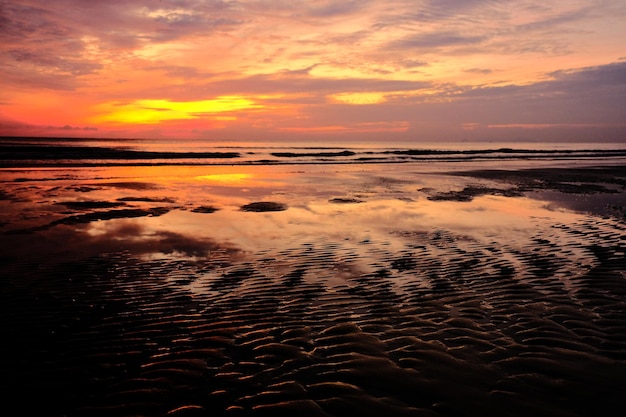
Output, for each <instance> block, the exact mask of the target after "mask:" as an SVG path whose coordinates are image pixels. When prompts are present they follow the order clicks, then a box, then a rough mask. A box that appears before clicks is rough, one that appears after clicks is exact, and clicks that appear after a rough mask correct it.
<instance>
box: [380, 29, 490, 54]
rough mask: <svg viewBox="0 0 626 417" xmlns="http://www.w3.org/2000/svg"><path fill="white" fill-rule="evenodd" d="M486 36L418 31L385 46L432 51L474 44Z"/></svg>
mask: <svg viewBox="0 0 626 417" xmlns="http://www.w3.org/2000/svg"><path fill="white" fill-rule="evenodd" d="M485 39H486V38H485V37H484V36H476V35H462V34H460V33H455V32H451V31H442V32H431V33H418V34H414V35H410V36H406V37H404V38H402V39H397V40H394V41H391V42H389V43H388V44H387V45H385V48H391V49H402V50H404V49H414V48H417V49H428V50H429V51H430V52H432V49H433V48H444V47H447V46H459V45H472V44H476V43H479V42H482V41H483V40H485Z"/></svg>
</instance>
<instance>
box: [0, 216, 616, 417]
mask: <svg viewBox="0 0 626 417" xmlns="http://www.w3.org/2000/svg"><path fill="white" fill-rule="evenodd" d="M108 213H111V212H108ZM112 213H114V214H115V213H116V212H112ZM98 216H100V217H102V215H101V214H98ZM73 219H74V218H73ZM581 219H585V220H581V221H580V222H578V223H573V224H567V225H564V224H555V225H554V226H553V227H552V228H550V229H548V230H542V231H541V233H539V232H538V233H537V236H535V237H534V238H533V239H531V240H530V243H529V244H516V243H515V242H513V241H510V240H506V241H499V240H497V239H496V238H494V240H493V241H487V242H485V241H478V240H475V239H472V238H470V237H467V236H462V235H459V234H456V233H454V232H452V231H449V230H443V229H441V230H432V231H427V232H425V231H411V230H403V231H397V232H394V233H393V235H390V236H389V238H390V239H391V238H392V237H393V238H394V239H400V241H401V242H402V247H400V248H398V247H397V246H393V245H391V244H390V243H389V242H387V241H376V240H375V239H374V238H372V239H368V240H363V241H362V242H361V243H359V246H360V250H359V251H355V250H354V247H353V246H351V245H348V244H342V243H341V242H329V241H325V240H323V239H318V240H316V239H315V238H314V237H311V238H310V239H309V240H308V241H306V242H301V241H298V240H297V239H295V240H294V244H293V245H292V247H290V248H286V249H285V248H281V249H280V250H279V249H276V250H274V249H272V248H266V249H264V250H263V251H260V252H259V253H257V254H254V253H252V254H246V256H243V255H242V254H241V253H235V252H219V251H214V252H212V253H211V254H210V255H209V256H207V257H206V258H194V259H176V258H171V257H170V258H168V257H162V258H160V259H147V258H145V257H141V256H138V255H135V254H132V253H129V252H126V251H119V252H113V253H108V254H102V255H100V256H92V257H87V258H83V259H79V257H76V258H69V259H67V260H65V261H63V260H59V261H58V262H56V263H49V262H48V263H44V262H43V261H42V260H38V259H37V256H36V254H34V255H33V257H32V258H31V259H29V260H28V261H26V260H16V259H10V258H6V257H3V258H2V262H3V266H4V270H5V271H6V274H7V277H9V278H7V279H6V280H3V291H2V300H0V301H1V302H2V305H3V314H2V327H3V329H4V331H3V333H4V338H5V340H7V341H9V342H8V343H7V344H6V349H7V350H6V351H5V353H4V355H3V367H4V369H9V370H10V371H11V372H10V373H9V375H11V377H10V379H9V378H5V389H4V391H5V394H7V395H8V398H13V397H15V398H19V397H18V395H20V396H21V395H24V394H26V395H28V396H29V400H28V401H27V402H22V403H21V404H20V408H21V409H22V411H24V413H25V414H28V413H30V414H32V415H59V416H60V415H66V416H130V415H146V416H208V415H212V416H215V415H225V416H282V415H285V416H287V415H289V416H291V415H301V416H352V415H355V414H356V415H361V416H382V415H393V416H433V417H435V416H527V415H534V416H590V415H607V413H608V410H610V409H612V408H613V407H617V408H618V409H619V407H623V406H624V405H626V404H625V400H624V396H623V392H622V391H623V388H624V387H625V386H626V277H625V275H624V271H626V258H625V257H624V251H625V249H626V239H625V238H624V224H623V223H620V222H619V221H617V220H614V219H610V218H605V219H601V218H595V217H586V218H583V217H581ZM75 220H77V221H80V220H81V218H75ZM65 223H66V224H67V221H65ZM71 223H73V222H71ZM16 238H20V236H17V237H16ZM38 262H40V263H39V265H40V267H39V268H35V269H33V267H32V266H33V265H37V264H38ZM35 284H36V285H35Z"/></svg>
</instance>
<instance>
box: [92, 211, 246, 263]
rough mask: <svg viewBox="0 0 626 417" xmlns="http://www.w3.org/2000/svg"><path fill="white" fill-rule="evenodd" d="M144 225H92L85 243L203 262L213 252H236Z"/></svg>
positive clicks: (221, 244) (204, 238) (202, 239)
mask: <svg viewBox="0 0 626 417" xmlns="http://www.w3.org/2000/svg"><path fill="white" fill-rule="evenodd" d="M146 223H147V222H145V221H142V220H127V219H123V220H113V221H108V222H97V223H93V224H91V225H90V226H89V228H88V229H87V230H85V232H86V234H87V235H88V236H89V240H88V241H87V242H85V243H88V244H89V245H90V246H96V247H100V246H102V245H107V244H111V245H114V246H117V250H120V249H122V250H126V251H129V252H131V253H133V254H134V255H146V254H158V253H161V254H174V255H176V254H179V255H182V256H187V257H196V258H203V257H207V256H210V253H211V252H214V251H220V252H224V251H226V252H232V253H235V252H238V249H237V248H236V247H234V246H233V245H231V244H227V243H224V242H218V241H216V240H214V239H212V238H210V237H208V236H202V235H200V236H194V235H190V234H183V233H178V232H174V231H171V230H159V229H153V228H151V227H149V224H146ZM174 227H175V225H174Z"/></svg>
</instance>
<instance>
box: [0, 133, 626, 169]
mask: <svg viewBox="0 0 626 417" xmlns="http://www.w3.org/2000/svg"><path fill="white" fill-rule="evenodd" d="M573 160H581V161H587V162H589V161H593V163H594V164H596V163H597V164H600V165H605V164H607V163H608V164H620V163H622V162H624V161H625V160H626V144H624V143H573V144H570V143H532V142H475V143H470V142H440V143H429V142H426V143H422V142H405V143H387V142H381V143H372V142H363V143H358V142H342V143H338V142H324V141H321V142H315V143H310V142H298V141H295V140H294V141H293V142H267V143H266V142H234V141H233V142H211V141H202V140H186V139H183V140H165V139H82V138H0V168H11V167H13V168H16V167H46V166H66V167H69V166H142V165H144V166H146V165H147V166H150V165H285V164H289V165H296V164H375V163H394V164H395V163H432V162H445V163H455V164H457V165H458V164H459V163H470V164H474V165H487V166H488V165H496V166H497V165H499V164H500V163H501V162H504V161H506V163H507V164H509V163H511V162H516V161H517V162H520V161H522V162H529V161H537V162H544V165H546V164H548V165H553V164H555V163H558V162H559V161H573Z"/></svg>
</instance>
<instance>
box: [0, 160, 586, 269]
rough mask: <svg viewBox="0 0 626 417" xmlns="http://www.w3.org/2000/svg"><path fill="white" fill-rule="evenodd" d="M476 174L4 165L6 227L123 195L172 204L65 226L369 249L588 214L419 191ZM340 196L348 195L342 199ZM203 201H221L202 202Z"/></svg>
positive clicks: (100, 236) (127, 235) (122, 235)
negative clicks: (409, 236)
mask: <svg viewBox="0 0 626 417" xmlns="http://www.w3.org/2000/svg"><path fill="white" fill-rule="evenodd" d="M16 180H17V181H16ZM468 181H470V180H467V179H463V178H460V177H449V176H444V175H430V176H429V175H424V174H417V173H415V172H412V169H411V168H406V167H405V166H402V165H394V166H385V165H377V166H367V167H363V166H345V167H344V166H306V167H303V166H297V167H277V166H260V167H245V166H240V167H228V166H223V167H220V166H218V167H124V168H122V167H111V168H96V169H91V168H89V169H71V170H66V171H54V170H45V169H42V170H31V171H19V170H15V171H11V172H4V173H3V182H2V187H3V192H4V194H5V195H6V196H9V198H7V199H5V200H2V201H1V202H0V203H1V204H2V205H3V209H4V211H3V217H2V219H0V221H1V222H3V223H5V225H4V226H3V227H2V228H3V230H4V231H7V230H15V229H19V228H20V227H26V226H30V227H32V226H41V225H45V224H46V223H49V222H51V221H53V220H56V219H59V218H63V217H64V216H70V215H75V214H77V213H81V211H80V210H72V209H69V208H67V207H65V206H63V205H59V204H58V203H59V202H68V201H102V202H122V203H123V204H124V207H128V208H141V209H151V208H155V207H160V208H164V210H165V211H167V213H165V214H163V215H158V216H153V215H146V216H143V217H138V218H132V219H128V218H116V219H111V220H100V221H93V222H91V223H88V224H81V225H77V226H66V225H60V226H55V228H62V229H64V230H65V233H69V231H70V230H74V233H75V234H76V240H77V241H80V240H81V239H82V240H83V242H84V245H83V250H86V249H85V248H86V247H87V246H88V245H89V244H93V245H94V249H97V250H103V251H104V250H128V251H130V252H136V253H137V254H138V255H141V256H147V255H148V254H156V255H158V254H161V255H163V254H167V255H168V256H181V257H202V256H208V255H207V254H210V252H211V251H215V250H222V249H224V248H227V249H228V250H233V251H234V250H235V249H236V250H237V251H239V252H241V253H248V254H257V253H261V252H268V251H270V252H272V251H275V252H280V251H281V250H285V249H287V248H290V247H291V248H293V247H298V246H300V245H303V244H307V243H311V242H313V243H318V244H326V243H328V242H339V243H341V245H344V246H345V247H351V248H352V249H353V250H354V251H355V253H358V254H360V255H359V256H362V257H367V256H368V253H367V250H370V249H371V246H368V245H367V244H365V243H364V242H366V243H373V244H376V245H382V246H383V247H385V248H387V249H389V250H404V249H405V247H406V245H407V242H406V239H405V238H403V234H406V232H416V233H417V232H423V233H427V232H432V231H436V230H445V231H449V232H451V233H453V234H455V235H459V236H469V237H471V239H474V240H477V241H481V242H484V243H489V242H491V241H499V242H502V241H505V242H517V244H529V242H530V241H531V239H532V238H534V237H535V236H536V235H537V234H540V233H541V232H542V231H543V230H546V229H547V228H550V227H551V226H552V225H553V224H571V223H574V222H577V221H581V219H582V218H583V216H582V215H580V214H576V213H573V212H568V211H566V210H562V209H559V208H554V207H550V208H548V206H546V204H545V202H543V201H541V200H537V199H530V198H523V197H516V198H510V197H507V198H505V197H497V196H482V197H476V198H475V199H474V200H473V201H471V202H456V201H431V200H428V199H427V194H425V193H424V192H421V191H419V190H421V189H424V188H430V189H436V190H437V189H439V190H444V191H445V190H450V189H462V188H463V187H464V186H465V185H466V184H467V183H468ZM471 181H474V182H475V180H471ZM335 198H338V199H341V200H339V201H344V203H333V202H331V201H332V200H333V199H335ZM351 199H354V200H358V201H360V202H358V203H356V202H352V203H351V202H350V201H351ZM253 201H273V202H279V203H283V204H286V205H287V206H288V209H287V210H285V211H279V212H262V213H249V212H243V211H241V210H240V207H241V206H242V205H244V204H247V203H250V202H253ZM346 201H347V203H346ZM203 206H211V207H215V208H216V209H217V211H215V212H213V213H195V212H193V211H192V210H194V209H196V208H198V207H203ZM39 233H42V232H39ZM54 233H57V232H49V235H52V234H54ZM51 239H52V238H51ZM22 241H28V239H23V240H22ZM65 242H66V243H65V244H66V245H69V243H68V242H69V241H68V240H66V241H65ZM94 242H98V243H97V244H96V243H94ZM103 242H107V243H106V244H103ZM68 247H69V246H68Z"/></svg>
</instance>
